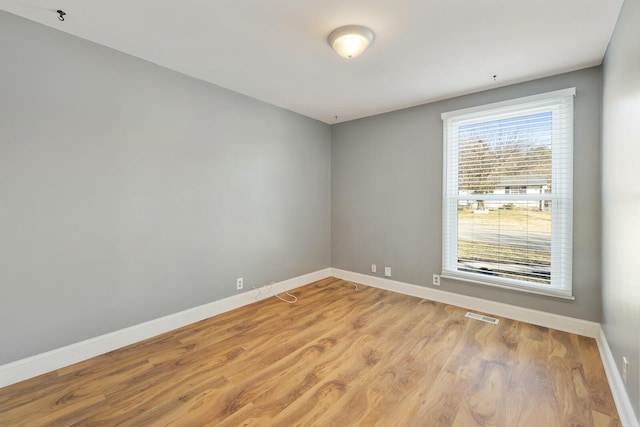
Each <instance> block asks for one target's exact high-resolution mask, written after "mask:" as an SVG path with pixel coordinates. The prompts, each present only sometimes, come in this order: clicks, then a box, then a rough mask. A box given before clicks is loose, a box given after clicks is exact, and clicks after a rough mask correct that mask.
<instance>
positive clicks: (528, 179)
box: [498, 175, 551, 187]
mask: <svg viewBox="0 0 640 427" xmlns="http://www.w3.org/2000/svg"><path fill="white" fill-rule="evenodd" d="M550 178H551V177H550V176H548V175H513V176H505V177H502V179H500V182H499V183H498V187H527V186H532V185H539V186H542V185H547V184H549V181H550Z"/></svg>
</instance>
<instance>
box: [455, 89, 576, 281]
mask: <svg viewBox="0 0 640 427" xmlns="http://www.w3.org/2000/svg"><path fill="white" fill-rule="evenodd" d="M542 98H543V99H534V100H528V99H525V100H523V101H522V102H515V103H509V105H508V106H506V107H502V106H498V107H496V106H490V107H491V108H487V109H486V110H482V109H481V110H480V111H477V110H475V111H472V112H470V113H465V112H464V111H462V112H453V113H446V114H445V115H443V118H444V119H445V153H446V159H445V177H444V179H445V189H444V199H443V200H444V206H445V209H444V211H445V212H444V244H443V249H444V254H443V255H444V256H443V274H444V275H451V276H454V277H461V278H468V279H473V280H478V279H480V280H483V281H484V280H486V281H488V282H490V283H491V282H493V283H498V284H500V285H507V286H515V287H529V288H541V287H542V288H547V289H549V290H552V291H553V290H555V291H560V293H562V294H567V293H569V292H570V287H571V283H570V269H571V241H570V240H571V238H570V237H571V197H572V196H571V174H572V159H571V152H572V149H571V147H572V139H573V138H572V127H573V116H572V105H573V97H572V95H571V94H569V96H560V97H558V96H552V97H551V99H549V98H546V97H542ZM445 116H446V117H445ZM567 269H568V270H567Z"/></svg>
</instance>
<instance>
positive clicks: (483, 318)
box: [464, 311, 499, 325]
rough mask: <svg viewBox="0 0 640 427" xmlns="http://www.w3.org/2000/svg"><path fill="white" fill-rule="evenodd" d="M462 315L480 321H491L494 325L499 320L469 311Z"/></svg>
mask: <svg viewBox="0 0 640 427" xmlns="http://www.w3.org/2000/svg"><path fill="white" fill-rule="evenodd" d="M464 317H468V318H470V319H475V320H480V321H482V322H487V323H493V324H494V325H497V324H498V322H499V320H498V319H496V318H494V317H489V316H483V315H482V314H477V313H472V312H470V311H467V314H465V315H464Z"/></svg>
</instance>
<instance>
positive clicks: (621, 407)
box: [596, 328, 640, 427]
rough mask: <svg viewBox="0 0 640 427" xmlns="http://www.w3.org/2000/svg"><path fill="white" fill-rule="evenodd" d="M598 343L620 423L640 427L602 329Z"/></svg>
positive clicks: (628, 426)
mask: <svg viewBox="0 0 640 427" xmlns="http://www.w3.org/2000/svg"><path fill="white" fill-rule="evenodd" d="M596 341H597V342H598V350H600V358H601V359H602V364H603V365H604V371H605V373H606V374H607V380H608V381H609V387H610V388H611V394H613V400H614V401H615V402H616V408H618V415H620V421H621V422H622V426H623V427H640V423H638V419H637V418H636V416H635V414H634V412H633V406H632V405H631V400H630V399H629V395H628V394H627V390H626V389H625V387H624V382H623V381H622V377H621V376H620V371H619V370H618V367H617V365H616V362H615V359H614V358H613V353H611V348H610V347H609V343H608V342H607V337H606V336H605V334H604V331H603V330H602V328H600V333H599V334H598V337H597V338H596Z"/></svg>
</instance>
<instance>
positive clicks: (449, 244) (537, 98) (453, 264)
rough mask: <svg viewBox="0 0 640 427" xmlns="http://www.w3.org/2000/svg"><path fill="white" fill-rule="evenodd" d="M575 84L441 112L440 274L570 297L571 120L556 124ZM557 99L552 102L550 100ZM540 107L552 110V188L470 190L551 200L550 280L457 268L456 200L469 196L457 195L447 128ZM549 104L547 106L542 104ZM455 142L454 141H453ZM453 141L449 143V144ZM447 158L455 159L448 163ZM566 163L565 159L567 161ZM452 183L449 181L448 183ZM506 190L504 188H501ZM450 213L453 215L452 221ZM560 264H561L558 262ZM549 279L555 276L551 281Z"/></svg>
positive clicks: (568, 108) (454, 150) (568, 110)
mask: <svg viewBox="0 0 640 427" xmlns="http://www.w3.org/2000/svg"><path fill="white" fill-rule="evenodd" d="M575 95H576V90H575V88H568V89H563V90H558V91H554V92H547V93H542V94H538V95H533V96H528V97H523V98H517V99H512V100H507V101H502V102H496V103H492V104H487V105H481V106H477V107H471V108H466V109H462V110H455V111H450V112H446V113H442V116H441V117H442V120H443V191H442V203H443V207H442V209H443V219H442V223H443V225H442V227H443V236H442V273H441V274H442V277H444V278H447V279H455V280H461V281H466V282H472V283H478V284H482V285H488V286H494V287H499V288H507V289H514V290H518V291H523V292H528V293H534V294H542V295H548V296H554V297H558V298H564V299H574V297H573V293H572V292H573V285H572V271H571V270H572V256H573V248H572V240H573V236H572V227H573V126H574V124H573V121H571V124H570V126H566V127H562V128H560V127H559V126H558V119H559V118H565V114H568V115H567V116H566V117H569V115H570V117H571V118H573V111H574V101H573V100H574V97H575ZM556 100H557V104H553V102H554V101H556ZM541 102H542V103H544V104H545V106H544V107H541V111H551V113H552V122H551V127H552V142H551V147H552V148H551V149H552V166H551V169H552V170H551V176H552V181H551V182H552V192H551V193H541V194H527V193H526V191H525V193H524V194H505V195H497V194H474V195H473V198H474V199H475V198H476V197H477V199H478V200H498V199H500V200H509V201H511V200H521V201H525V200H526V201H528V200H531V201H533V200H536V201H542V202H544V203H546V202H547V201H549V203H550V204H551V215H552V217H551V218H552V219H551V266H550V275H551V283H550V284H541V283H534V282H528V281H525V280H517V279H509V278H503V277H496V276H491V275H488V274H482V273H476V272H468V271H460V270H459V269H458V214H457V212H458V203H459V200H461V199H463V198H468V196H469V195H461V194H460V192H459V190H458V184H459V183H458V178H459V177H458V160H457V157H458V141H457V139H455V138H451V140H450V138H449V137H450V134H451V131H452V130H454V129H455V130H457V129H458V128H459V127H460V126H462V125H464V124H469V123H473V122H478V123H482V122H484V121H491V120H496V119H497V118H500V117H518V116H522V115H526V114H531V112H532V111H535V110H536V106H537V105H540V103H541ZM547 103H552V105H546V104H547ZM454 141H455V142H454ZM452 144H454V145H452ZM558 150H562V152H563V153H567V154H566V155H565V156H566V157H567V159H568V160H566V161H565V163H563V164H560V162H559V161H557V160H556V158H557V157H559V156H558V155H554V154H553V153H555V152H559V151H558ZM450 157H453V158H454V159H455V161H454V162H453V163H452V162H451V161H449V160H450ZM567 162H568V164H567ZM452 183H453V184H452ZM505 193H506V191H505ZM454 217H455V220H454ZM559 263H562V265H559ZM554 279H555V280H554Z"/></svg>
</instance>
